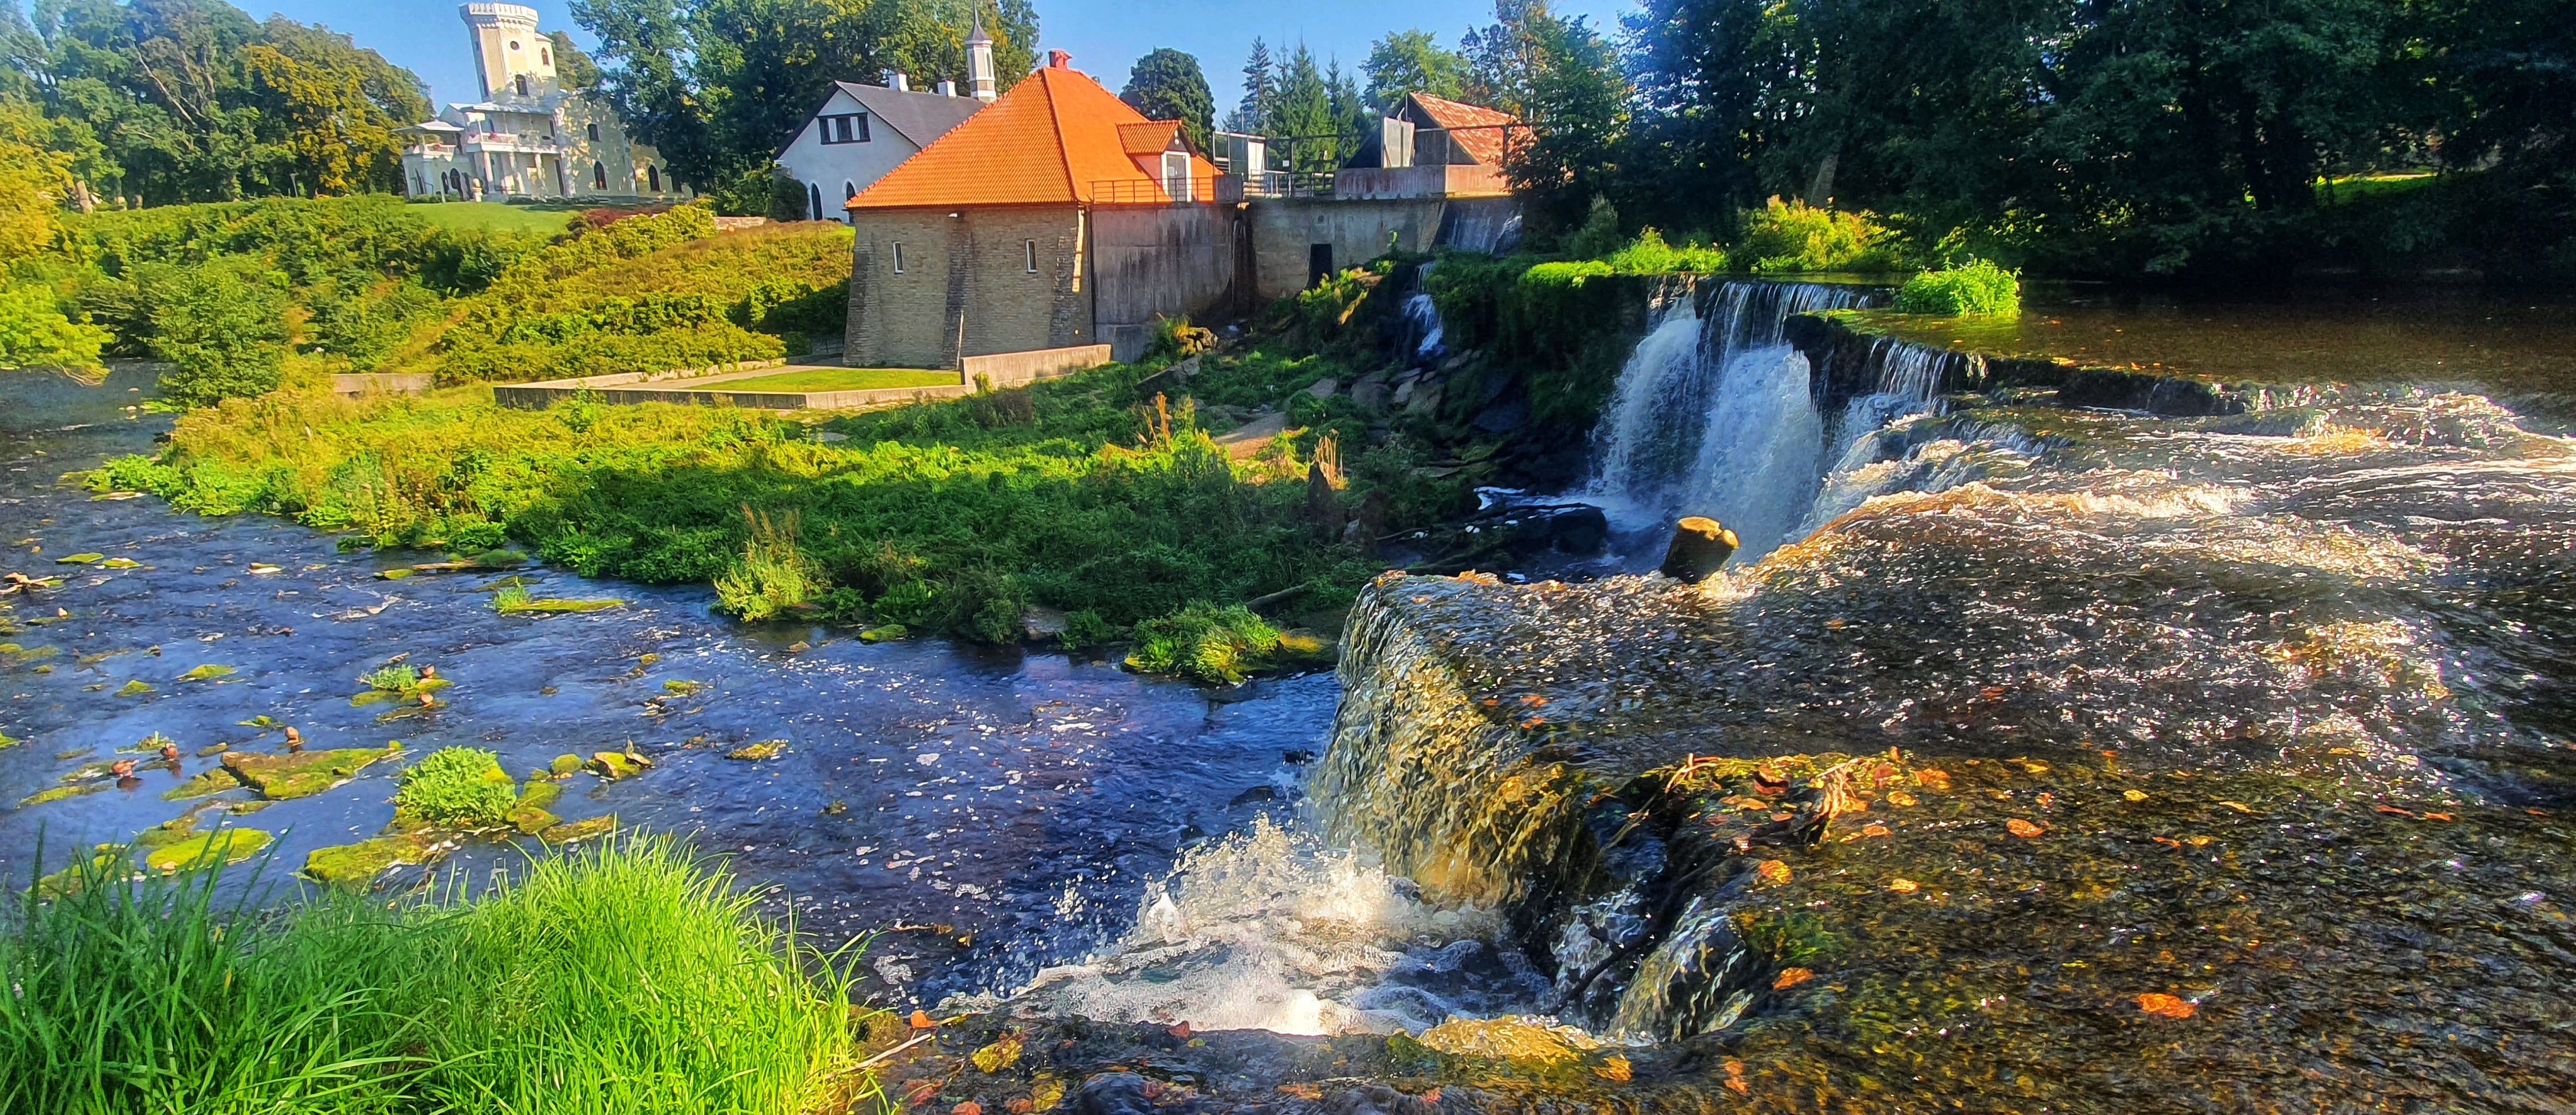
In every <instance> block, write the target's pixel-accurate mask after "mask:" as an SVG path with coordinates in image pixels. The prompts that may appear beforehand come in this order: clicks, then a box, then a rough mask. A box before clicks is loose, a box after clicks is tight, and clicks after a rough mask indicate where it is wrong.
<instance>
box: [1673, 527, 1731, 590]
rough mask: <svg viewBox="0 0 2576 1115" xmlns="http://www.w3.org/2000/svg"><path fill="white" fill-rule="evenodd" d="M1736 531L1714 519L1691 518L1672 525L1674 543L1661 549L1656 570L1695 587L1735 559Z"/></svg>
mask: <svg viewBox="0 0 2576 1115" xmlns="http://www.w3.org/2000/svg"><path fill="white" fill-rule="evenodd" d="M1735 547H1736V541H1735V532H1734V531H1731V530H1728V529H1726V528H1725V527H1723V526H1719V525H1718V522H1717V520H1715V519H1710V518H1703V517H1701V516H1698V515H1693V516H1691V517H1689V518H1686V519H1683V520H1682V521H1680V522H1677V523H1674V524H1673V540H1672V543H1671V544H1670V545H1667V546H1665V547H1664V564H1663V567H1662V568H1661V569H1660V570H1659V572H1661V573H1662V574H1663V575H1664V576H1667V577H1670V578H1672V579H1674V580H1676V581H1689V582H1691V583H1692V584H1698V583H1699V582H1701V581H1704V580H1707V579H1708V577H1709V575H1710V574H1713V573H1715V572H1717V571H1718V569H1719V567H1721V566H1723V565H1725V564H1726V559H1728V558H1730V557H1734V556H1735Z"/></svg>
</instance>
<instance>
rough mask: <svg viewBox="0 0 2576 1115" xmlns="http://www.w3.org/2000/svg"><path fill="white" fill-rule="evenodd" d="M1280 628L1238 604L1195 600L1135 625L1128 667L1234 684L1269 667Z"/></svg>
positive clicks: (1277, 643)
mask: <svg viewBox="0 0 2576 1115" xmlns="http://www.w3.org/2000/svg"><path fill="white" fill-rule="evenodd" d="M1278 650H1279V629H1278V628H1275V627H1272V626H1270V624H1269V623H1268V622H1267V621H1265V620H1263V619H1262V618H1261V617H1260V616H1258V615H1255V614H1253V611H1252V609H1250V608H1246V607H1244V606H1242V605H1240V604H1236V605H1232V606H1230V607H1225V608H1219V607H1217V606H1216V605H1213V604H1210V603H1208V602H1207V601H1205V600H1193V601H1190V602H1189V603H1188V604H1187V605H1184V606H1183V607H1182V608H1181V609H1180V610H1179V611H1177V612H1173V613H1172V614H1170V615H1167V616H1163V617H1160V618H1158V619H1150V620H1146V621H1145V622H1143V623H1140V624H1137V625H1136V649H1135V650H1134V651H1133V652H1132V653H1130V654H1128V656H1127V665H1128V666H1129V667H1130V668H1133V669H1137V670H1142V671H1145V672H1147V673H1157V674H1180V675H1182V676H1184V677H1189V678H1195V679H1197V680H1199V681H1203V682H1207V683H1210V684H1218V683H1223V684H1227V685H1232V684H1235V683H1237V682H1240V681H1242V680H1243V679H1244V677H1245V676H1246V675H1247V674H1249V673H1250V672H1252V671H1254V670H1258V669H1261V668H1262V667H1263V666H1266V665H1268V664H1269V660H1270V657H1271V656H1272V655H1273V654H1276V653H1277V652H1278Z"/></svg>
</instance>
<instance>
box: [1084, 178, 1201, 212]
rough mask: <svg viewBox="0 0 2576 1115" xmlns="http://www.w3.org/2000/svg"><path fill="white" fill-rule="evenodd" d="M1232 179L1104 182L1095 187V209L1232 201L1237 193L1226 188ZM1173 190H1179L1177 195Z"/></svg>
mask: <svg viewBox="0 0 2576 1115" xmlns="http://www.w3.org/2000/svg"><path fill="white" fill-rule="evenodd" d="M1228 177H1230V176H1224V175H1220V176H1218V177H1215V178H1192V179H1189V180H1188V181H1186V182H1160V181H1155V180H1152V179H1146V178H1103V179H1097V180H1095V181H1093V182H1092V183H1091V203H1092V204H1093V205H1182V204H1208V203H1212V202H1218V201H1232V200H1235V199H1234V198H1232V197H1228V196H1226V195H1227V194H1229V193H1231V192H1233V191H1232V188H1231V187H1230V186H1227V185H1225V184H1224V183H1225V182H1226V180H1227V178H1228ZM1171 186H1178V187H1179V189H1178V190H1177V191H1174V190H1172V189H1170V188H1169V187H1171Z"/></svg>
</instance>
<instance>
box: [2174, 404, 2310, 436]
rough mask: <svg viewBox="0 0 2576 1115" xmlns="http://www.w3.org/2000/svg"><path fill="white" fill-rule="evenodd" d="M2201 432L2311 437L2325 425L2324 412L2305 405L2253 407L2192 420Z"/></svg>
mask: <svg viewBox="0 0 2576 1115" xmlns="http://www.w3.org/2000/svg"><path fill="white" fill-rule="evenodd" d="M2193 425H2194V426H2195V427H2197V428H2198V429H2199V430H2200V431H2201V432H2203V433H2211V434H2237V435H2241V436H2247V437H2315V436H2316V435H2318V434H2320V433H2323V432H2324V431H2325V428H2326V416H2325V412H2324V411H2320V410H2314V409H2311V408H2308V407H2284V408H2281V409H2278V410H2257V411H2250V412H2247V413H2244V414H2230V415H2223V416H2221V417H2217V418H2204V419H2201V420H2200V421H2198V422H2195V423H2193Z"/></svg>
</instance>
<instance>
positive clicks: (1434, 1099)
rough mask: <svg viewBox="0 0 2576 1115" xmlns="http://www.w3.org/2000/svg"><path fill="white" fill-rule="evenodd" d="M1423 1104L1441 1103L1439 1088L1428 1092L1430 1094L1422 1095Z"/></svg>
mask: <svg viewBox="0 0 2576 1115" xmlns="http://www.w3.org/2000/svg"><path fill="white" fill-rule="evenodd" d="M1422 1102H1424V1103H1438V1102H1440V1089H1438V1088H1433V1089H1432V1090H1430V1091H1428V1092H1424V1093H1422Z"/></svg>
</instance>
